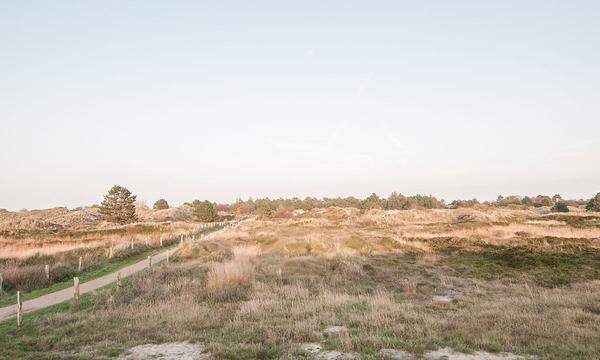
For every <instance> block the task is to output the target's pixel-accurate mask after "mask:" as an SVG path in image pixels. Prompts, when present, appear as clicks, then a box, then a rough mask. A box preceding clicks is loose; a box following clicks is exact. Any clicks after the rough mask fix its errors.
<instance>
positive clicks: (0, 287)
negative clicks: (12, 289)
mask: <svg viewBox="0 0 600 360" xmlns="http://www.w3.org/2000/svg"><path fill="white" fill-rule="evenodd" d="M3 282H4V278H3V277H2V273H1V272H0V294H2V292H4V288H3V287H2V283H3Z"/></svg>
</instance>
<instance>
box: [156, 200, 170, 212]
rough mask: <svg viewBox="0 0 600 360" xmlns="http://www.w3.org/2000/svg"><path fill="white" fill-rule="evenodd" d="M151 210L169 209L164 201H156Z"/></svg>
mask: <svg viewBox="0 0 600 360" xmlns="http://www.w3.org/2000/svg"><path fill="white" fill-rule="evenodd" d="M153 208H154V210H166V209H168V208H169V203H168V202H167V200H165V199H160V200H156V202H155V203H154V206H153Z"/></svg>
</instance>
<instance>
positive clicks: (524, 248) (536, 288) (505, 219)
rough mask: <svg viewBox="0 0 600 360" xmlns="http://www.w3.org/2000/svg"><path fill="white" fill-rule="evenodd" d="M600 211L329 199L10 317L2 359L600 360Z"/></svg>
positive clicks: (4, 331)
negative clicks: (440, 358)
mask: <svg viewBox="0 0 600 360" xmlns="http://www.w3.org/2000/svg"><path fill="white" fill-rule="evenodd" d="M599 220H600V214H598V213H569V215H564V214H563V215H558V214H551V213H541V212H538V211H534V210H523V209H521V210H511V209H505V208H487V209H484V208H481V209H478V210H476V209H455V210H445V209H436V210H405V211H381V210H370V211H367V212H361V211H359V210H356V209H349V208H326V209H314V210H311V211H307V212H303V211H296V212H294V213H293V214H292V215H290V217H289V218H286V219H276V220H252V221H246V222H243V223H241V224H239V225H238V226H237V227H235V228H233V229H228V230H224V231H221V232H219V233H216V234H214V235H209V236H206V237H204V238H203V239H202V240H200V241H196V242H194V243H186V244H185V245H184V246H182V247H181V248H180V249H179V250H178V252H177V255H176V256H175V257H174V258H173V259H174V260H175V261H173V262H171V263H169V264H163V265H162V266H159V267H155V268H152V269H151V270H149V271H146V272H143V273H140V274H138V275H135V276H133V277H131V278H129V279H127V281H126V282H125V284H124V286H123V288H122V289H118V290H117V289H116V288H110V289H105V290H102V291H98V292H97V293H96V294H94V295H93V296H92V297H91V298H90V299H89V301H87V302H86V303H85V304H86V305H85V306H83V307H82V308H80V309H72V310H70V311H60V312H54V313H52V314H50V315H47V316H40V317H36V318H34V319H31V320H30V321H28V322H27V321H26V322H25V325H24V327H23V328H22V329H21V330H16V329H15V327H14V324H13V323H11V322H6V323H4V324H2V326H0V333H1V334H0V335H1V336H0V338H1V339H2V340H0V345H1V346H0V357H2V356H4V357H7V358H57V359H59V358H77V359H90V358H93V359H96V358H110V357H114V356H119V355H122V354H127V351H128V349H130V348H131V347H133V346H136V345H140V344H161V343H173V342H182V341H186V342H192V343H198V344H201V345H202V346H203V348H204V351H205V353H206V354H210V356H211V357H212V358H215V359H280V358H281V359H297V358H313V357H315V358H326V357H323V356H325V355H326V354H328V355H331V356H333V357H330V358H338V359H341V358H362V359H379V358H386V356H388V355H386V354H387V353H386V352H382V350H383V349H395V350H401V351H405V352H407V353H410V354H412V355H413V356H415V357H417V358H418V357H428V356H433V355H431V354H432V353H431V351H434V350H438V349H441V348H445V347H450V348H453V349H454V350H456V351H461V352H464V353H474V352H478V351H485V352H488V353H491V354H501V353H503V352H507V353H512V354H515V356H523V357H536V358H541V359H567V358H568V359H597V358H600V347H599V346H598V344H600V222H599ZM332 327H337V328H334V329H335V330H336V331H333V330H330V331H326V330H327V329H330V328H332ZM307 343H310V344H313V345H318V346H320V347H322V351H320V352H318V353H317V354H310V353H309V352H307V351H306V349H307V347H306V344H307ZM336 356H337V357H336Z"/></svg>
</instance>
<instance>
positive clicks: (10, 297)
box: [0, 229, 213, 307]
mask: <svg viewBox="0 0 600 360" xmlns="http://www.w3.org/2000/svg"><path fill="white" fill-rule="evenodd" d="M210 231H213V230H211V229H203V230H201V231H200V232H198V233H196V235H200V234H205V233H208V232H210ZM172 240H173V239H168V240H166V241H171V242H172V245H169V246H163V247H162V248H149V249H148V250H145V251H143V252H140V253H137V254H133V255H130V256H124V257H115V258H113V259H111V260H109V261H106V262H103V263H102V264H101V265H100V266H97V267H93V268H91V269H89V270H86V271H83V272H81V274H80V275H79V280H80V282H82V283H84V282H86V281H89V280H93V279H96V278H99V277H101V276H104V275H106V274H110V273H111V272H114V271H117V270H118V269H121V268H123V267H126V266H128V265H131V264H134V263H136V262H138V261H140V260H143V259H145V258H147V257H148V256H149V255H155V254H157V253H159V252H162V251H164V250H167V249H169V248H172V247H174V246H176V244H178V242H177V241H174V242H173V241H172ZM72 285H73V281H72V280H71V279H68V280H64V281H61V282H57V283H54V284H52V285H50V286H48V287H45V288H42V289H36V290H33V291H31V292H27V293H23V294H22V296H23V300H29V299H34V298H37V297H40V296H43V295H46V294H49V293H52V292H54V291H59V290H62V289H66V288H68V287H70V286H72ZM16 301H17V294H16V291H10V292H5V293H4V294H2V296H1V297H0V307H2V306H7V305H11V304H15V303H16Z"/></svg>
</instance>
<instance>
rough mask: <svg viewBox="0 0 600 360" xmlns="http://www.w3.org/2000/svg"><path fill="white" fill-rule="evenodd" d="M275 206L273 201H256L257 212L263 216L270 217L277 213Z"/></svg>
mask: <svg viewBox="0 0 600 360" xmlns="http://www.w3.org/2000/svg"><path fill="white" fill-rule="evenodd" d="M275 209H276V208H275V205H274V204H273V202H272V201H271V200H269V199H268V198H267V199H258V200H256V210H257V211H258V213H259V214H260V215H262V216H267V217H270V216H272V215H273V213H274V212H275Z"/></svg>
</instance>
